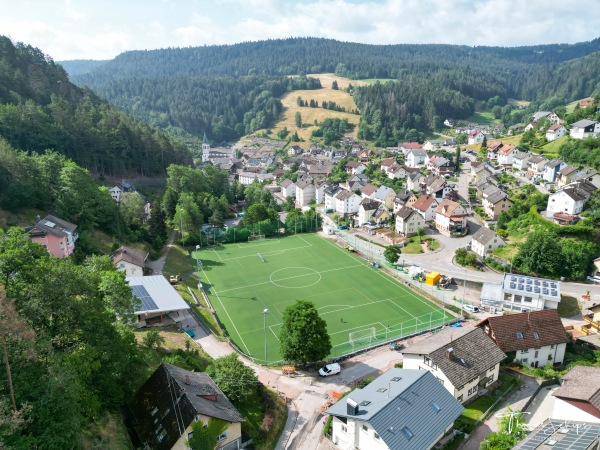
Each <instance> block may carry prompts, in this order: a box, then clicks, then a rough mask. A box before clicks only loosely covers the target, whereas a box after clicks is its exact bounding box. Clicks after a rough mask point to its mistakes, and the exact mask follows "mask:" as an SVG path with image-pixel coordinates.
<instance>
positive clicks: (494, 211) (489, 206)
mask: <svg viewBox="0 0 600 450" xmlns="http://www.w3.org/2000/svg"><path fill="white" fill-rule="evenodd" d="M511 205H512V202H511V201H510V200H509V199H508V195H507V194H506V192H503V191H501V190H500V189H497V190H496V191H495V192H493V193H492V194H490V195H487V196H485V198H484V199H483V209H484V211H485V214H486V215H487V216H488V218H489V219H490V220H498V217H500V214H502V213H503V212H504V211H507V210H508V209H509V208H510V207H511Z"/></svg>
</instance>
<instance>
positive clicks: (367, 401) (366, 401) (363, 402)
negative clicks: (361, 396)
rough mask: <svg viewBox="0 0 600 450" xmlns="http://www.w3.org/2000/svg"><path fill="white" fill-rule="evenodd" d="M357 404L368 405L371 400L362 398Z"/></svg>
mask: <svg viewBox="0 0 600 450" xmlns="http://www.w3.org/2000/svg"><path fill="white" fill-rule="evenodd" d="M359 404H360V406H369V405H370V404H371V402H370V401H369V400H363V401H362V402H360V403H359Z"/></svg>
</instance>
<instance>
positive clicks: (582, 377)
mask: <svg viewBox="0 0 600 450" xmlns="http://www.w3.org/2000/svg"><path fill="white" fill-rule="evenodd" d="M552 395H553V396H554V397H555V399H554V409H553V412H552V418H553V419H558V420H564V421H568V422H572V421H577V422H590V423H600V368H598V367H587V366H575V367H573V368H572V369H571V370H569V371H568V372H567V373H566V374H564V375H563V377H562V379H561V386H560V387H559V388H558V389H557V390H555V391H554V392H553V393H552ZM588 448H589V447H588Z"/></svg>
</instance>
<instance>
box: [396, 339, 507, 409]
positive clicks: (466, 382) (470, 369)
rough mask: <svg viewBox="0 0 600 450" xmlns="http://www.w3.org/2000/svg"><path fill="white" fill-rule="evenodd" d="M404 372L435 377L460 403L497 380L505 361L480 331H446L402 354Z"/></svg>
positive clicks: (496, 347)
mask: <svg viewBox="0 0 600 450" xmlns="http://www.w3.org/2000/svg"><path fill="white" fill-rule="evenodd" d="M402 357H403V359H404V366H403V367H404V368H405V369H417V370H423V371H427V372H430V373H432V374H433V375H434V376H435V377H436V378H437V380H438V381H439V382H440V383H441V384H442V386H444V387H445V388H446V390H447V391H448V392H449V393H450V394H452V396H453V397H454V398H456V399H457V400H458V401H459V402H461V403H464V402H467V401H469V400H472V399H473V398H475V397H476V396H477V394H478V393H479V391H480V390H481V389H484V388H488V387H489V386H491V385H492V384H493V383H494V382H496V381H497V380H498V373H499V371H500V362H501V361H502V360H503V359H504V358H505V357H506V355H505V354H504V352H503V351H502V350H500V349H499V348H498V346H497V345H496V344H495V343H494V341H493V340H492V339H491V338H490V337H489V336H487V335H486V334H485V333H484V332H483V330H482V329H481V328H477V327H462V328H451V327H449V328H445V329H442V330H441V331H439V332H438V333H436V334H435V335H433V336H430V337H428V338H426V339H423V340H422V341H419V342H417V343H416V344H412V345H410V346H409V347H408V348H406V349H404V350H403V351H402Z"/></svg>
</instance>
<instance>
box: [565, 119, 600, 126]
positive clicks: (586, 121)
mask: <svg viewBox="0 0 600 450" xmlns="http://www.w3.org/2000/svg"><path fill="white" fill-rule="evenodd" d="M596 123H597V122H596V121H595V120H589V119H581V120H579V121H577V122H575V123H573V124H571V128H585V127H589V126H590V125H595V124H596Z"/></svg>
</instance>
